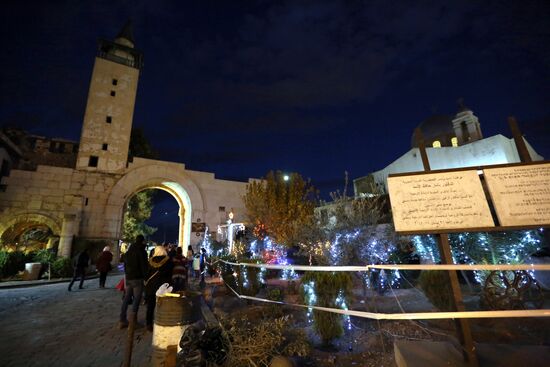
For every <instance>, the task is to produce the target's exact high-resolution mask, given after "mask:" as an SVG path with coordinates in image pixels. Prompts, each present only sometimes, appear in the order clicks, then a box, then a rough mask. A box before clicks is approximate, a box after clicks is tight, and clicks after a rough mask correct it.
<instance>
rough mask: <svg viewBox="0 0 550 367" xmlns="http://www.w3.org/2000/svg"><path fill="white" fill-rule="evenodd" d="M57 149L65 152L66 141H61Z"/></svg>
mask: <svg viewBox="0 0 550 367" xmlns="http://www.w3.org/2000/svg"><path fill="white" fill-rule="evenodd" d="M57 151H58V152H59V153H65V143H59V146H58V147H57Z"/></svg>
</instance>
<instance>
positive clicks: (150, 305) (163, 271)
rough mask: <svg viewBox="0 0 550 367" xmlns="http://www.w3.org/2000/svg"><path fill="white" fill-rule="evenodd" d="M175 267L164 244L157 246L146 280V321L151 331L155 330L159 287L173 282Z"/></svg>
mask: <svg viewBox="0 0 550 367" xmlns="http://www.w3.org/2000/svg"><path fill="white" fill-rule="evenodd" d="M173 267H174V264H173V263H172V261H171V260H170V257H169V256H168V253H167V252H166V249H165V248H164V246H156V247H155V251H154V252H153V256H152V257H151V258H150V259H149V273H148V277H147V280H146V281H145V302H146V303H147V312H146V314H145V321H146V323H147V330H149V331H153V316H154V314H155V305H156V302H157V299H156V292H157V289H159V287H160V286H161V285H163V284H164V283H168V284H171V282H172V269H173Z"/></svg>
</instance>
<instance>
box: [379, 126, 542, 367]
mask: <svg viewBox="0 0 550 367" xmlns="http://www.w3.org/2000/svg"><path fill="white" fill-rule="evenodd" d="M508 124H509V126H510V130H511V131H512V134H513V137H514V141H515V144H516V149H517V151H518V154H519V157H520V162H521V163H512V164H498V165H489V166H479V167H475V166H474V167H463V168H456V169H444V170H436V171H432V170H431V168H430V162H429V160H428V154H427V152H426V146H425V143H424V138H423V136H422V131H421V130H420V129H419V128H417V129H416V130H415V139H416V142H417V146H418V148H419V150H420V156H421V158H422V165H423V167H424V171H423V172H409V173H402V174H391V175H389V176H388V177H403V176H413V175H414V176H419V175H422V174H433V173H445V172H460V171H472V170H475V169H478V170H480V169H481V170H483V169H491V168H506V167H516V166H522V167H523V166H528V165H534V164H541V163H542V164H544V163H550V162H549V161H542V162H540V161H539V162H532V160H531V156H530V155H529V151H528V150H527V146H526V145H525V141H524V140H523V137H522V135H521V132H520V130H519V128H518V125H517V122H516V120H515V118H514V117H509V118H508ZM480 180H481V181H482V185H483V179H481V178H480ZM483 188H484V192H485V198H486V200H487V203H489V205H490V206H491V205H493V202H492V198H491V197H490V195H488V194H487V190H486V187H483ZM390 201H391V196H390ZM493 206H494V205H493ZM491 217H492V219H493V221H494V223H495V226H492V227H477V228H471V227H468V228H453V229H441V230H414V231H396V232H397V233H399V234H403V235H422V234H435V235H437V239H438V241H437V243H438V248H439V253H440V257H441V260H442V262H443V264H453V259H452V254H451V247H450V245H449V236H448V234H449V233H458V232H497V231H513V230H525V229H534V228H541V227H548V226H550V223H549V224H542V225H524V226H501V225H500V223H499V220H498V218H497V215H495V213H494V211H491ZM447 274H448V275H449V281H450V285H451V291H452V297H453V310H452V311H464V310H465V308H464V302H463V297H462V291H461V289H460V285H459V282H458V276H457V273H456V271H448V272H447ZM455 326H456V330H457V334H458V338H459V340H460V343H461V345H462V347H463V356H464V359H465V361H467V362H468V364H469V365H470V366H472V367H477V366H478V365H479V362H478V359H477V356H476V353H475V346H474V342H473V338H472V332H471V329H470V323H469V321H468V320H467V319H458V320H455Z"/></svg>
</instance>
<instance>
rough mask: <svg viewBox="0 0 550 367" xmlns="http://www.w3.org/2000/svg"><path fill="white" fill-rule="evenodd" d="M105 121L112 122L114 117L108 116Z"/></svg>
mask: <svg viewBox="0 0 550 367" xmlns="http://www.w3.org/2000/svg"><path fill="white" fill-rule="evenodd" d="M105 122H106V123H108V124H110V123H111V122H113V118H112V117H111V116H107V117H105Z"/></svg>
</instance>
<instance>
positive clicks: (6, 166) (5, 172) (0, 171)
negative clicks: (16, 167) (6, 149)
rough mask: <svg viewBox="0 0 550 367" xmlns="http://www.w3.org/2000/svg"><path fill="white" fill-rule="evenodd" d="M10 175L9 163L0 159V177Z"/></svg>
mask: <svg viewBox="0 0 550 367" xmlns="http://www.w3.org/2000/svg"><path fill="white" fill-rule="evenodd" d="M9 175H10V162H9V161H8V160H6V159H2V168H1V169H0V176H2V177H4V176H9Z"/></svg>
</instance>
